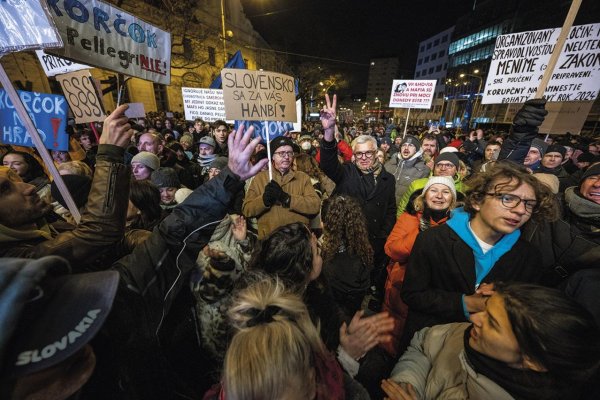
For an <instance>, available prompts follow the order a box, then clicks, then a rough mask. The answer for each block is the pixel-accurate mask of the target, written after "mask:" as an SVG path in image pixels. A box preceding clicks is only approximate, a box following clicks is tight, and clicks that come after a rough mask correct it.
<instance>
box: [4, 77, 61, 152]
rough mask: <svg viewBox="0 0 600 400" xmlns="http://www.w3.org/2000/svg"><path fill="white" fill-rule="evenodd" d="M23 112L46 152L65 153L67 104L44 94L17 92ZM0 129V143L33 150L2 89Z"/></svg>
mask: <svg viewBox="0 0 600 400" xmlns="http://www.w3.org/2000/svg"><path fill="white" fill-rule="evenodd" d="M18 94H19V97H20V98H21V101H22V102H23V105H24V106H25V110H26V111H27V113H28V114H29V116H30V117H31V119H32V121H33V123H34V125H35V127H36V129H37V131H38V133H39V135H40V137H41V139H42V141H43V142H44V146H45V147H46V148H47V149H48V150H61V151H67V150H68V148H69V136H68V135H67V132H66V127H67V102H66V101H65V98H64V97H63V96H58V95H55V94H46V93H35V92H25V91H18ZM0 125H1V126H2V143H5V144H14V145H16V146H25V147H34V143H33V141H32V138H31V135H30V134H29V132H28V131H27V129H25V126H24V124H23V122H22V121H21V118H20V117H19V115H18V114H17V111H16V110H15V106H14V105H13V102H12V101H11V99H10V98H9V97H8V95H7V94H6V91H5V90H4V89H0Z"/></svg>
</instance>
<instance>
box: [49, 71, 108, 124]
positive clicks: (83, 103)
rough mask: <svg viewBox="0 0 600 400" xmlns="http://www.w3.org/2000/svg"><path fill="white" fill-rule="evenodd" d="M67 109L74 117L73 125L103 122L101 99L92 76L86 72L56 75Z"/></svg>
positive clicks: (103, 114)
mask: <svg viewBox="0 0 600 400" xmlns="http://www.w3.org/2000/svg"><path fill="white" fill-rule="evenodd" d="M56 80H57V81H58V82H59V83H60V86H61V87H62V90H63V93H64V94H65V97H66V99H67V102H68V103H69V108H71V112H72V113H73V116H74V117H75V123H77V124H87V123H88V122H96V121H104V118H106V114H105V112H104V107H103V106H102V97H100V95H99V94H98V92H97V90H96V85H94V81H93V80H92V75H91V74H90V71H88V70H82V71H75V72H70V73H68V74H62V75H57V76H56Z"/></svg>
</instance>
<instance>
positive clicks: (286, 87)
mask: <svg viewBox="0 0 600 400" xmlns="http://www.w3.org/2000/svg"><path fill="white" fill-rule="evenodd" d="M221 79H222V81H223V98H224V100H225V113H226V115H227V119H230V120H231V119H235V120H254V121H261V120H262V121H288V122H296V119H297V117H296V94H295V85H294V78H292V77H291V76H288V75H284V74H279V73H277V72H267V71H250V70H247V69H233V68H226V69H225V68H224V69H223V70H221Z"/></svg>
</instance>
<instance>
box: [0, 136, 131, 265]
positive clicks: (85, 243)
mask: <svg viewBox="0 0 600 400" xmlns="http://www.w3.org/2000/svg"><path fill="white" fill-rule="evenodd" d="M123 153H124V149H123V148H121V147H119V146H115V145H108V144H101V145H99V146H98V154H97V163H96V170H95V172H94V178H93V180H92V187H91V190H90V194H89V197H88V202H87V204H86V207H85V209H84V211H83V213H82V216H81V222H80V223H79V225H77V227H74V226H73V225H70V224H66V223H64V222H62V223H53V224H48V223H46V221H45V220H40V221H38V224H37V225H38V229H35V230H29V231H22V230H16V229H12V228H10V227H7V226H4V225H0V257H21V258H40V257H43V256H47V255H55V256H61V257H63V258H65V259H67V260H68V261H69V263H70V264H71V266H72V268H73V271H74V272H82V271H93V270H100V269H104V268H106V267H108V266H110V265H111V264H112V262H114V261H115V260H116V259H118V255H119V253H120V251H119V250H116V246H118V245H119V244H122V243H123V240H124V237H123V234H124V232H125V216H126V213H127V204H128V201H129V180H130V176H131V172H130V170H129V168H128V167H127V166H126V165H125V164H124V163H123ZM122 255H123V253H121V254H120V256H122ZM116 257H117V258H116Z"/></svg>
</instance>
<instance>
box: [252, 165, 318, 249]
mask: <svg viewBox="0 0 600 400" xmlns="http://www.w3.org/2000/svg"><path fill="white" fill-rule="evenodd" d="M273 180H274V181H275V182H277V183H278V184H279V186H281V188H282V189H283V191H284V192H286V193H287V194H289V195H290V203H289V207H284V206H282V205H280V204H274V205H272V206H271V207H266V206H265V203H264V202H263V194H264V192H265V186H266V185H267V183H269V171H262V172H260V173H259V174H258V175H256V176H255V177H254V179H253V180H252V183H251V184H250V187H249V188H248V191H247V192H246V197H245V198H244V204H243V205H242V212H243V213H244V215H245V216H246V217H249V218H252V217H256V218H257V220H258V239H259V240H263V239H264V238H266V237H267V236H269V234H270V233H271V232H273V231H274V230H275V229H277V228H279V227H280V226H284V225H287V224H291V223H293V222H302V223H304V224H308V222H309V220H310V218H312V217H314V216H316V215H317V214H318V213H319V210H320V208H321V199H320V198H319V196H318V195H317V192H315V189H314V188H313V186H312V184H311V181H310V177H309V176H308V175H306V174H305V173H304V172H301V171H289V172H288V173H287V174H285V175H283V176H282V175H281V174H280V173H279V172H277V171H273Z"/></svg>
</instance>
